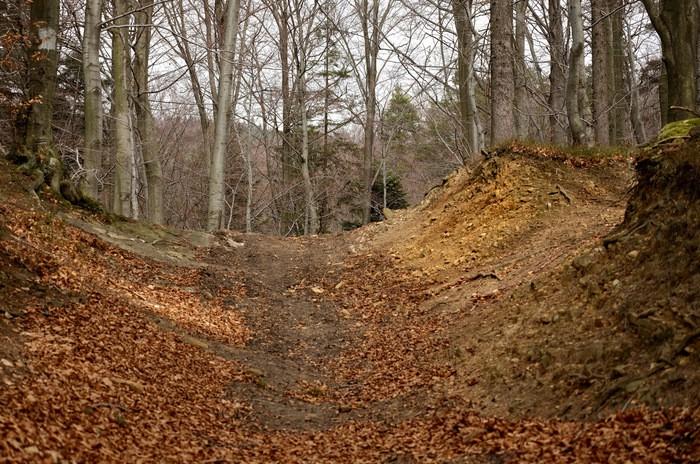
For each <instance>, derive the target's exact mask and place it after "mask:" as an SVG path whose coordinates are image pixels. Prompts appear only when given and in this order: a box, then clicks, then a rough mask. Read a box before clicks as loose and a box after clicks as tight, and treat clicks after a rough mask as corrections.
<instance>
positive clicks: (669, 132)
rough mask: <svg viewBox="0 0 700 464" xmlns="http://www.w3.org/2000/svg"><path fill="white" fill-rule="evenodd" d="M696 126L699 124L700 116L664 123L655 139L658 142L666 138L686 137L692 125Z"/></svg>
mask: <svg viewBox="0 0 700 464" xmlns="http://www.w3.org/2000/svg"><path fill="white" fill-rule="evenodd" d="M698 126H700V118H694V119H685V120H683V121H675V122H672V123H669V124H666V125H665V126H664V127H663V128H662V129H661V131H660V132H659V136H658V137H657V138H656V141H657V143H658V142H664V141H666V140H671V139H676V138H681V137H687V136H688V135H690V131H691V130H692V129H693V128H694V127H698Z"/></svg>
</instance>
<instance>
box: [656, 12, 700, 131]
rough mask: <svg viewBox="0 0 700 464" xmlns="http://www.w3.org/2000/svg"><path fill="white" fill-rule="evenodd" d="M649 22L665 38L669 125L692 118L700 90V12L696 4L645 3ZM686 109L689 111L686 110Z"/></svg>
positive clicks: (667, 118)
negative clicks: (698, 70) (698, 74)
mask: <svg viewBox="0 0 700 464" xmlns="http://www.w3.org/2000/svg"><path fill="white" fill-rule="evenodd" d="M642 3H643V4H644V7H645V8H646V10H647V13H648V14H649V18H650V19H651V22H652V24H653V26H654V29H656V32H657V33H658V34H659V37H660V38H661V50H662V56H663V62H664V68H665V71H666V85H667V89H668V103H667V105H666V107H665V108H661V111H662V114H665V115H666V117H665V118H664V117H662V120H666V121H668V122H673V121H679V120H682V119H687V118H692V117H693V116H694V115H693V113H692V111H688V110H693V109H695V103H696V98H697V95H696V93H697V89H696V82H695V66H696V59H697V44H698V27H699V26H698V20H697V19H698V8H700V7H699V6H698V4H697V1H696V0H659V2H658V4H657V3H656V2H654V0H642ZM683 108H686V109H683Z"/></svg>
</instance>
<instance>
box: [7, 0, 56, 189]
mask: <svg viewBox="0 0 700 464" xmlns="http://www.w3.org/2000/svg"><path fill="white" fill-rule="evenodd" d="M59 13H60V9H59V1H58V0H34V1H33V2H32V6H31V29H30V38H31V46H30V47H29V49H28V56H27V62H28V72H29V85H28V97H29V101H30V103H31V106H30V107H29V110H28V113H27V114H26V122H25V123H26V128H25V131H24V136H23V140H19V141H18V142H19V143H18V145H19V147H18V149H17V150H16V152H17V154H16V156H15V160H16V161H18V162H20V163H23V164H24V165H23V167H24V169H26V170H27V171H28V172H30V173H31V174H32V176H33V177H34V185H33V186H32V187H33V188H35V189H36V188H38V187H40V186H41V185H43V184H44V183H46V184H48V185H49V186H50V187H51V189H52V190H54V191H55V192H57V193H59V194H60V193H61V181H62V180H63V164H62V162H61V158H60V156H59V154H58V153H57V151H56V149H55V147H54V145H53V132H52V129H51V125H52V121H53V100H54V94H55V92H56V72H57V69H58V50H57V33H58V18H59ZM20 124H21V122H20Z"/></svg>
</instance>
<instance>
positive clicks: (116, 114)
mask: <svg viewBox="0 0 700 464" xmlns="http://www.w3.org/2000/svg"><path fill="white" fill-rule="evenodd" d="M564 3H566V4H564ZM1 9H2V11H3V14H2V18H1V23H0V36H1V37H2V46H1V48H0V75H1V76H2V79H0V82H1V83H0V95H1V97H0V98H1V99H0V121H1V122H0V124H2V137H1V138H0V144H2V146H3V151H5V152H7V153H8V154H9V155H10V156H11V157H12V158H14V159H15V160H16V162H17V163H19V164H22V165H23V166H24V167H25V168H26V169H28V170H33V169H34V165H36V164H37V163H36V162H35V161H34V158H36V157H35V156H34V155H33V153H35V152H36V151H37V149H38V147H39V146H41V147H42V150H44V149H45V151H46V153H48V154H47V155H46V157H48V158H51V159H54V160H55V161H56V162H58V163H59V164H60V166H61V167H60V168H57V169H59V170H60V171H61V173H60V174H57V177H60V178H61V179H62V180H66V181H69V182H70V183H71V184H72V185H73V186H74V187H75V189H73V190H76V191H74V192H73V193H72V194H70V196H73V197H75V196H76V195H75V194H76V193H78V192H79V193H80V196H83V197H86V198H90V199H92V200H94V201H96V202H98V203H99V204H101V205H103V207H104V208H106V209H107V210H109V211H111V212H113V213H115V214H119V215H123V216H126V217H131V218H144V219H146V220H148V221H150V222H153V223H156V224H167V225H173V226H176V227H180V228H191V229H207V230H217V229H235V230H245V231H248V232H251V231H254V232H263V233H273V234H278V235H283V236H289V235H302V234H306V235H313V234H316V233H319V232H333V231H338V230H342V229H343V228H346V229H347V228H352V227H356V226H357V225H360V224H363V223H367V222H369V221H370V220H371V219H375V220H376V219H379V218H381V217H383V215H382V209H383V208H386V207H389V208H391V207H392V206H393V207H394V208H396V207H401V206H405V205H406V204H409V203H410V204H415V203H417V202H418V201H419V200H421V199H422V198H423V195H424V194H425V193H426V192H427V191H428V190H429V189H430V188H432V187H433V186H435V185H437V184H439V182H440V181H441V179H442V178H443V177H444V176H445V175H446V174H448V173H449V172H451V171H452V170H454V169H455V168H457V167H459V166H463V165H467V166H469V165H473V164H474V163H475V162H477V161H478V160H479V159H480V158H481V154H482V151H483V150H485V149H487V148H488V147H494V146H497V145H499V144H501V143H503V142H505V141H512V140H520V141H526V142H534V143H546V144H554V145H578V146H592V145H594V144H595V145H596V146H616V147H626V146H633V145H638V144H642V143H645V142H648V141H649V140H651V139H652V138H653V137H654V136H655V135H656V133H657V132H658V130H659V129H660V127H661V126H662V125H663V124H665V123H667V122H669V121H674V120H678V119H684V118H686V117H690V116H693V111H694V109H695V106H696V104H697V103H696V100H697V84H696V76H697V74H698V73H697V72H696V69H697V68H698V67H699V66H700V65H699V64H698V60H697V57H696V55H697V54H696V48H697V42H698V40H697V35H698V34H697V30H696V29H697V22H698V21H697V9H698V8H697V5H696V4H695V2H693V1H691V0H683V1H679V2H670V1H666V2H654V1H645V2H638V1H626V0H592V1H583V2H578V1H572V2H568V3H567V2H563V3H562V2H561V1H555V0H552V1H543V0H520V1H516V2H513V1H512V0H508V1H491V2H485V1H476V0H470V1H467V0H465V1H457V0H455V1H451V2H447V1H444V2H443V1H435V0H426V1H420V2H415V1H411V2H407V1H401V0H390V1H361V0H357V1H352V2H333V1H331V0H328V1H324V2H321V1H313V2H311V1H302V0H295V1H282V2H279V1H259V2H258V1H255V0H250V1H247V2H242V3H241V2H240V1H239V2H225V1H223V0H213V1H208V0H206V1H203V2H200V1H188V0H173V1H162V2H150V0H143V1H138V2H134V1H128V0H123V1H117V0H115V1H108V2H104V1H98V0H94V1H85V2H81V1H77V0H76V1H63V2H59V1H34V2H28V1H25V0H18V1H3V5H2V8H1ZM511 16H512V21H510V20H507V19H506V18H510V17H511ZM45 34H48V36H45ZM47 169H48V168H40V169H39V170H40V171H42V170H43V171H47ZM53 169H54V168H50V169H48V170H53ZM38 175H39V174H38V172H37V176H38ZM53 175H54V174H52V173H48V172H45V173H44V177H45V178H46V177H53ZM62 180H58V178H57V179H44V180H43V181H42V180H41V179H38V178H37V187H38V186H39V185H38V184H41V183H43V182H46V183H53V187H54V190H57V191H58V190H59V189H58V188H57V186H58V184H60V182H61V181H62Z"/></svg>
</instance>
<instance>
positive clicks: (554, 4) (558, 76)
mask: <svg viewBox="0 0 700 464" xmlns="http://www.w3.org/2000/svg"><path fill="white" fill-rule="evenodd" d="M548 16H549V35H548V37H547V41H548V43H549V54H550V72H549V85H550V91H549V107H550V109H551V111H552V113H551V115H550V117H549V126H550V140H551V142H552V143H555V144H557V145H563V144H565V143H566V142H567V136H566V130H565V126H564V121H565V120H566V115H565V113H564V111H565V110H564V105H565V101H566V47H565V46H564V27H563V26H562V12H561V3H560V0H549V10H548Z"/></svg>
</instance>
